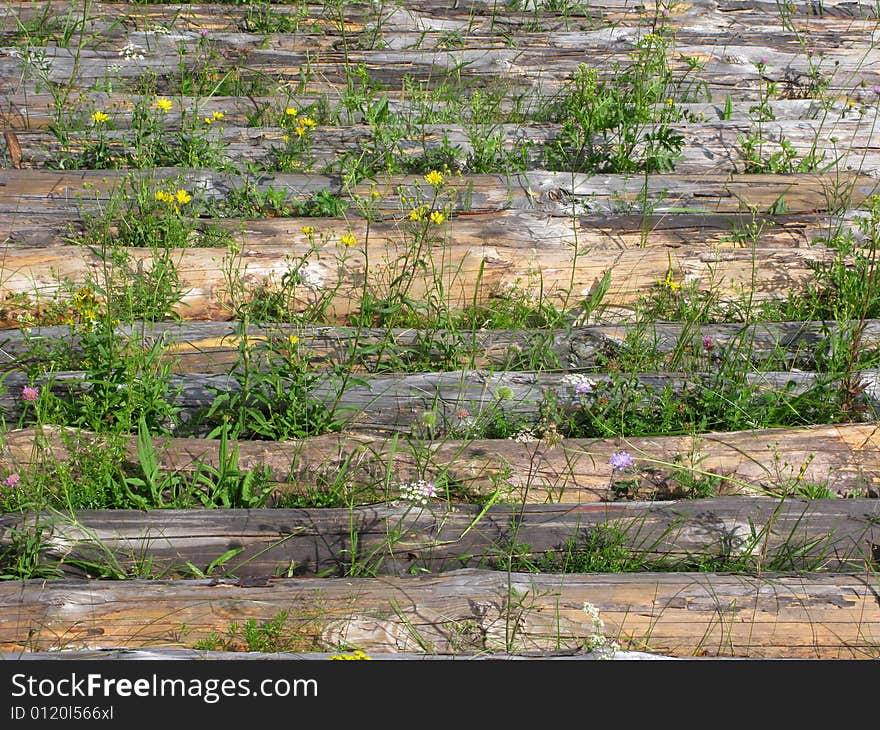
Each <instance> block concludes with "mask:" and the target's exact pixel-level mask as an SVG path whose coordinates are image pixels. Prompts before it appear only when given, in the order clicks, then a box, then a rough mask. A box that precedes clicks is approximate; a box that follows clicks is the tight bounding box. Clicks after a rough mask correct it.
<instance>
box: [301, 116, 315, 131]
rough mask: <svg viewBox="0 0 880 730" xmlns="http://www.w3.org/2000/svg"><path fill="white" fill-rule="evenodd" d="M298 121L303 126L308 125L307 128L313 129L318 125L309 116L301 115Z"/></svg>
mask: <svg viewBox="0 0 880 730" xmlns="http://www.w3.org/2000/svg"><path fill="white" fill-rule="evenodd" d="M299 123H300V124H301V125H302V126H304V127H308V128H309V129H314V128H315V127H317V126H318V123H317V122H316V121H315V120H314V119H312V118H311V117H303V118H302V119H300V120H299Z"/></svg>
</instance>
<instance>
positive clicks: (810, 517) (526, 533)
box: [0, 497, 880, 579]
mask: <svg viewBox="0 0 880 730" xmlns="http://www.w3.org/2000/svg"><path fill="white" fill-rule="evenodd" d="M37 526H39V527H40V528H42V532H41V538H40V539H41V543H42V545H43V547H44V551H43V559H44V560H47V561H49V562H51V563H53V564H54V563H55V562H56V561H57V562H58V564H59V567H60V568H61V569H62V570H63V571H64V573H65V574H67V575H78V576H81V577H92V578H94V577H108V576H109V577H116V578H119V577H123V576H125V577H129V576H130V577H144V576H143V574H142V571H143V566H149V567H148V570H149V572H150V575H149V576H148V577H172V576H173V575H174V574H182V575H184V576H190V577H191V576H192V574H193V572H194V568H193V566H194V567H195V570H201V571H209V566H211V565H212V564H215V563H216V561H218V560H220V559H221V556H224V555H227V554H228V551H238V552H237V554H234V556H233V557H232V558H230V559H228V560H226V561H221V562H220V563H219V564H216V568H215V569H213V572H212V575H214V576H215V577H216V576H222V577H230V576H231V577H239V578H242V579H250V578H254V577H257V576H263V577H266V576H287V577H293V576H305V575H322V576H326V575H335V576H345V575H372V574H380V575H393V574H400V575H404V574H409V575H412V574H415V573H421V572H427V573H438V572H446V571H450V570H460V569H463V568H467V567H502V568H503V567H504V566H505V564H506V563H505V561H506V560H507V559H509V558H510V557H513V558H515V559H517V560H523V561H524V560H529V561H533V562H534V563H536V564H539V563H540V561H541V560H542V559H546V558H548V556H549V558H550V559H553V557H554V556H555V557H556V559H557V560H559V561H560V563H559V564H560V565H561V560H562V559H563V558H564V556H565V555H566V553H567V552H570V553H571V554H572V555H577V552H578V550H579V549H583V550H585V551H586V552H587V553H589V551H590V550H592V551H593V556H594V557H595V553H596V552H598V551H601V550H602V547H601V540H602V537H601V536H602V535H605V536H608V535H614V538H608V537H606V538H605V539H606V540H609V539H612V540H613V542H612V543H611V544H612V545H613V546H614V547H616V548H618V549H620V550H626V551H627V553H628V554H629V555H630V557H631V558H632V559H633V562H634V563H635V561H637V560H642V561H644V563H643V564H644V565H646V566H647V567H646V568H645V569H648V570H681V569H691V570H693V569H695V568H696V567H697V566H700V565H706V564H715V565H719V564H721V565H730V566H734V565H736V566H743V565H745V566H751V569H753V570H759V571H760V570H773V569H785V570H812V571H817V570H818V571H826V570H834V571H847V572H856V571H859V570H865V569H870V568H871V566H872V565H873V562H874V560H875V558H876V554H877V551H880V502H878V500H876V499H874V500H863V499H846V500H813V501H805V500H798V499H791V500H774V499H765V498H748V497H727V498H721V499H709V500H694V501H690V502H655V503H646V502H631V503H618V504H608V505H589V506H585V505H580V506H575V505H564V504H560V505H553V506H550V505H519V506H517V505H494V506H491V507H489V508H488V509H485V508H483V507H480V506H478V505H474V506H468V505H447V504H445V503H442V502H440V503H429V504H428V505H427V506H425V507H419V506H414V505H412V504H406V503H395V504H384V505H383V504H380V505H375V506H371V507H355V508H342V509H332V508H331V509H328V508H319V509H311V510H308V509H306V510H303V509H297V510H291V509H274V510H237V509H232V510H228V509H224V510H208V511H202V510H161V511H153V512H149V513H143V512H137V511H126V510H88V511H80V512H77V513H76V514H69V515H68V514H60V513H56V514H46V513H43V514H34V513H29V514H25V515H19V514H12V515H6V516H0V548H2V547H3V546H6V547H8V546H9V545H11V544H12V541H13V539H14V536H15V535H16V534H20V533H21V532H23V531H28V530H33V529H35V528H36V527H37ZM596 536H599V537H596ZM591 539H592V540H593V541H594V542H590V540H591ZM585 546H590V547H585ZM774 566H775V568H774ZM557 569H559V568H557ZM731 569H732V568H731ZM738 569H740V568H738Z"/></svg>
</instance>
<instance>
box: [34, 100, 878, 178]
mask: <svg viewBox="0 0 880 730" xmlns="http://www.w3.org/2000/svg"><path fill="white" fill-rule="evenodd" d="M877 121H878V120H877V115H876V113H868V114H866V115H864V117H863V118H860V119H858V120H857V121H849V120H847V121H839V122H836V123H834V122H830V121H829V120H827V119H824V118H820V119H818V120H796V121H791V122H789V121H774V122H764V123H762V124H761V130H762V131H761V135H762V143H761V150H762V151H761V154H762V155H763V159H765V160H766V159H769V157H770V156H771V155H773V154H775V153H777V152H778V151H780V150H781V149H782V148H781V146H780V145H781V144H782V143H783V142H785V143H787V144H790V145H791V149H792V150H793V151H794V152H795V153H796V155H797V159H801V158H807V157H811V159H813V160H814V164H815V167H816V169H817V170H820V171H829V170H865V171H867V172H868V173H869V174H870V171H872V170H875V169H877V168H878V167H880V142H878V140H877V136H876V135H875V134H874V130H875V128H876V127H877ZM668 126H669V129H670V130H671V131H672V132H674V133H676V134H679V135H680V136H681V137H682V138H683V140H684V146H683V148H682V150H681V158H680V159H678V160H677V161H676V162H675V170H676V171H677V172H679V173H706V172H740V173H741V172H744V171H745V170H746V165H747V162H746V158H745V153H744V149H743V140H745V139H746V138H748V137H749V135H750V134H752V133H753V132H754V131H755V130H756V128H757V125H756V124H755V123H753V122H749V121H736V122H728V121H713V122H703V123H677V124H672V125H668ZM652 129H654V128H653V127H650V126H646V127H645V132H646V133H650V132H651V131H652ZM561 132H562V126H561V125H558V124H540V125H539V124H499V125H493V127H492V129H491V133H492V134H497V135H498V136H499V139H500V140H501V146H502V148H503V149H504V150H505V151H508V152H511V151H513V150H515V149H519V148H520V147H519V146H522V145H526V147H525V148H523V149H525V154H526V157H527V159H528V165H529V167H531V168H541V167H542V166H543V164H544V162H545V160H546V155H547V151H548V150H550V149H555V146H554V145H555V144H556V142H555V140H556V139H557V138H559V136H560V134H561ZM488 133H489V128H488V127H487V128H477V129H471V130H469V129H467V128H465V127H463V126H462V125H452V124H445V125H435V124H426V125H418V126H417V127H416V128H415V129H413V131H412V132H410V134H408V135H406V136H404V137H403V138H402V139H400V140H399V141H398V142H397V143H396V145H395V154H397V155H398V157H399V158H401V159H408V158H413V157H419V156H424V155H429V154H431V153H432V152H437V151H438V150H440V149H441V147H443V146H444V145H447V144H448V145H451V146H452V148H453V149H456V148H457V151H456V154H455V164H456V165H458V166H459V167H461V168H462V169H466V168H467V166H468V164H469V160H470V159H471V157H472V156H473V155H474V154H475V140H478V139H481V138H482V137H484V136H485V135H486V134H488ZM287 135H288V132H287V131H286V130H284V129H282V128H279V127H264V126H261V127H234V126H230V125H226V126H224V127H222V128H220V129H218V130H217V131H216V133H214V134H213V135H212V138H213V139H215V140H216V141H217V143H218V144H221V145H222V146H223V148H224V154H225V155H226V157H227V158H228V160H230V161H231V162H232V164H234V165H236V166H239V167H242V166H244V165H246V164H247V163H255V164H259V165H262V166H265V167H266V169H269V170H271V169H273V168H275V167H276V166H277V158H278V155H279V154H280V150H283V149H284V147H285V143H284V138H285V137H286V136H287ZM103 137H104V139H105V140H106V141H107V142H108V143H110V144H112V145H113V146H114V149H115V152H114V154H115V156H116V157H117V158H119V159H120V160H124V159H125V156H126V155H130V154H132V153H133V151H134V146H133V142H132V135H131V134H129V133H126V132H116V131H113V132H106V133H104V134H103ZM94 140H95V135H94V134H93V133H81V134H72V135H70V136H69V138H68V139H67V140H66V141H65V142H63V143H62V142H61V141H59V140H58V138H57V137H56V135H54V134H52V133H49V132H28V133H20V134H18V135H17V144H19V145H20V150H21V151H20V155H19V166H20V167H24V168H40V167H46V166H49V167H53V166H57V164H59V163H60V162H61V161H63V160H64V159H65V157H66V156H71V157H73V158H74V159H75V158H76V157H77V156H78V155H80V154H81V153H82V152H83V150H86V149H88V148H89V146H90V145H92V144H94ZM372 144H373V135H372V133H371V131H370V129H369V128H361V127H351V126H347V127H321V128H319V129H317V130H316V131H315V132H314V133H313V134H312V139H311V144H310V150H309V153H308V155H304V159H303V163H304V165H305V169H306V170H314V171H321V172H324V171H332V170H334V169H337V167H338V162H339V159H340V156H344V155H346V154H347V155H360V153H361V150H363V149H364V148H367V149H370V148H371V145H372ZM635 154H641V153H640V152H639V151H638V150H637V151H636V153H635ZM795 164H796V163H795Z"/></svg>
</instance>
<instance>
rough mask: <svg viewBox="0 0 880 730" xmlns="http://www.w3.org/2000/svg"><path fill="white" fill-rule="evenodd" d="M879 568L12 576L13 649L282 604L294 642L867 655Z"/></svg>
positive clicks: (134, 634)
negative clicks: (254, 579) (845, 571)
mask: <svg viewBox="0 0 880 730" xmlns="http://www.w3.org/2000/svg"><path fill="white" fill-rule="evenodd" d="M875 593H876V587H875V585H874V581H873V580H872V579H871V578H866V577H865V576H859V575H823V576H817V575H812V576H792V575H785V574H773V573H767V574H764V575H761V576H758V577H755V576H741V575H724V574H717V573H681V574H674V573H673V574H669V573H647V574H624V575H568V576H560V575H554V574H547V575H530V574H521V573H513V574H510V575H507V574H505V573H497V572H485V571H479V570H472V569H471V570H462V571H457V572H455V573H450V574H448V575H444V576H439V577H433V576H432V577H405V578H403V577H402V578H390V577H389V578H384V579H382V580H379V581H377V580H375V579H373V578H361V579H344V578H340V579H324V580H315V579H288V580H272V581H269V582H268V584H267V585H265V586H252V587H242V586H239V585H236V584H225V583H223V582H218V581H216V580H214V581H209V580H202V581H180V580H176V581H126V582H94V581H82V580H63V581H37V580H33V581H24V582H17V581H16V582H13V581H4V582H3V583H2V584H0V606H2V611H0V646H2V648H3V649H4V650H5V651H18V650H21V649H23V648H28V649H30V650H34V649H36V650H42V649H49V648H52V649H61V648H68V649H95V648H100V647H155V646H161V647H185V646H192V645H193V644H194V643H195V642H196V641H198V640H200V639H203V638H205V637H207V636H208V635H209V634H211V633H217V634H221V635H222V634H224V633H225V632H226V630H227V629H228V626H229V624H230V623H231V622H233V621H235V622H236V623H237V624H238V625H243V624H244V623H245V621H246V620H248V619H254V620H255V621H257V622H260V621H264V620H268V619H271V618H275V617H276V616H277V615H278V614H279V613H280V612H281V611H287V612H288V614H287V615H288V627H289V630H291V631H292V632H296V633H294V634H293V635H294V636H298V637H300V638H301V641H302V646H298V647H296V648H298V649H300V650H316V649H317V650H320V649H324V650H327V649H332V648H335V647H336V646H338V645H339V643H340V642H346V643H347V644H350V645H353V646H357V647H359V648H361V649H363V650H364V651H367V652H371V651H427V652H429V653H433V652H439V653H454V652H468V651H535V650H542V649H550V648H553V649H557V650H558V649H576V648H579V647H582V646H583V645H584V644H585V643H586V641H587V639H588V638H589V636H590V635H591V634H592V633H593V630H592V627H591V623H590V620H589V618H588V617H587V616H586V615H585V613H584V610H583V608H584V604H585V603H589V604H590V605H591V606H593V607H595V609H596V610H598V612H599V615H600V617H601V618H602V619H603V621H604V623H605V635H606V637H608V638H609V639H614V640H617V641H619V642H620V643H621V644H622V645H623V647H624V648H627V649H630V648H631V649H643V650H649V651H653V652H659V653H664V654H667V653H668V654H673V655H678V656H692V655H713V656H714V655H717V656H748V657H768V658H769V657H779V658H783V657H803V658H873V657H876V656H877V642H878V640H880V608H878V605H877V601H876V597H875Z"/></svg>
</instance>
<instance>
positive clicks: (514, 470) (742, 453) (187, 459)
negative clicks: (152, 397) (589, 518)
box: [0, 423, 880, 504]
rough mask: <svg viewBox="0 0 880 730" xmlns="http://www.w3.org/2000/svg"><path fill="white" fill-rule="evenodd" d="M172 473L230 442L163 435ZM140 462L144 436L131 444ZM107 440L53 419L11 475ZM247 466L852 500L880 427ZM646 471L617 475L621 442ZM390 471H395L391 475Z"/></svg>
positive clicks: (312, 457) (304, 489) (327, 482)
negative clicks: (63, 426)
mask: <svg viewBox="0 0 880 730" xmlns="http://www.w3.org/2000/svg"><path fill="white" fill-rule="evenodd" d="M152 443H153V450H154V453H155V458H156V460H157V463H158V464H159V466H160V468H161V469H162V470H163V471H165V472H179V473H183V474H186V473H187V472H192V471H193V470H195V469H196V468H197V467H198V465H200V464H206V465H209V466H213V467H215V468H219V467H220V466H222V464H221V460H220V444H219V441H217V440H211V439H184V438H165V437H161V438H154V439H153V440H152ZM122 447H123V453H124V454H125V455H126V456H125V457H124V458H125V460H126V461H127V463H128V464H130V465H131V466H133V467H134V468H137V464H138V453H137V445H136V440H135V438H134V437H128V438H126V439H124V440H123V443H122ZM95 448H106V439H105V438H102V437H100V436H97V435H95V434H94V433H91V432H88V431H77V430H74V429H59V428H56V427H52V426H42V427H40V428H26V429H20V430H10V431H8V432H7V433H6V434H5V435H4V439H3V448H2V450H0V468H2V469H3V471H4V473H6V474H9V473H12V472H20V473H21V474H23V475H24V478H25V483H26V482H27V475H28V473H30V472H31V470H37V471H39V470H50V471H51V469H53V468H55V465H56V464H57V462H58V461H67V460H76V459H77V458H78V455H79V454H81V453H88V452H89V450H93V449H95ZM229 449H230V453H231V450H232V449H237V452H238V466H239V468H240V469H242V470H250V469H267V470H268V476H269V479H270V480H272V481H273V482H277V483H278V490H279V492H280V493H281V494H286V495H300V497H301V498H304V499H310V498H313V497H310V496H309V495H314V494H328V493H331V492H334V493H336V494H341V495H343V496H344V498H345V499H346V500H348V502H349V503H354V504H364V503H365V502H366V503H369V502H375V501H382V500H389V499H396V498H397V497H398V496H399V495H400V488H401V485H402V484H404V483H406V482H409V481H412V480H417V479H431V480H434V481H436V482H437V483H438V484H444V483H445V484H448V485H449V490H450V494H451V495H452V496H453V497H454V498H456V499H459V500H467V499H476V500H478V501H485V500H486V499H487V498H490V497H493V495H494V496H495V497H496V498H499V499H501V500H502V501H514V502H524V503H545V502H566V503H582V502H596V501H612V500H621V499H624V500H625V499H651V498H655V499H670V498H672V499H674V498H680V497H687V496H693V495H695V494H706V493H709V494H739V495H741V494H752V495H780V496H785V497H790V496H793V495H794V496H796V495H798V494H803V493H806V492H807V490H812V491H813V492H814V493H815V492H816V491H818V492H820V493H821V492H823V491H825V490H827V493H831V494H838V495H841V496H848V497H864V496H877V495H878V494H880V430H878V428H877V426H876V424H870V423H869V424H850V425H840V426H811V427H807V428H794V429H785V428H778V429H763V430H757V431H738V432H725V433H708V434H702V435H695V436H656V437H639V438H616V439H563V440H561V441H559V442H557V443H548V442H543V441H537V442H527V443H519V442H516V441H514V440H508V439H475V440H470V439H469V440H454V439H442V440H434V441H420V440H409V439H397V438H383V437H380V436H376V435H372V434H368V433H361V434H356V433H351V434H344V435H342V434H328V435H325V436H318V437H313V438H309V439H301V440H298V441H287V442H279V443H273V442H267V441H234V442H232V443H231V444H230V445H229ZM623 450H625V451H627V452H628V453H630V454H631V455H632V456H633V457H634V459H635V468H634V469H632V470H631V471H629V472H627V473H624V474H620V473H615V472H614V471H613V470H612V468H611V465H610V463H609V460H610V458H611V456H612V455H613V454H615V453H617V452H618V451H623ZM389 475H390V476H389Z"/></svg>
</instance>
